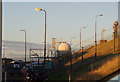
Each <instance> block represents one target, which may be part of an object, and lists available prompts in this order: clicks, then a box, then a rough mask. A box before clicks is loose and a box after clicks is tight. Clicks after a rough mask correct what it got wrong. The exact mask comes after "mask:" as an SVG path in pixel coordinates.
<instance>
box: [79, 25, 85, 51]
mask: <svg viewBox="0 0 120 82" xmlns="http://www.w3.org/2000/svg"><path fill="white" fill-rule="evenodd" d="M82 28H84V29H85V28H86V27H81V28H80V50H81V48H82V42H81V41H82V40H81V36H82V34H81V32H82Z"/></svg>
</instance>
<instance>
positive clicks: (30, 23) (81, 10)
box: [3, 2, 118, 43]
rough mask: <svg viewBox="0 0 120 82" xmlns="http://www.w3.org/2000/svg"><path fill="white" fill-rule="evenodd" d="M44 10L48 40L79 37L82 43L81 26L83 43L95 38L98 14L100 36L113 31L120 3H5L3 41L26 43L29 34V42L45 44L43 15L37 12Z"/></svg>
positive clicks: (77, 39) (77, 38) (66, 39)
mask: <svg viewBox="0 0 120 82" xmlns="http://www.w3.org/2000/svg"><path fill="white" fill-rule="evenodd" d="M34 8H42V9H45V10H46V11H47V41H48V42H51V38H58V39H63V40H64V41H70V38H71V37H73V36H74V37H76V38H75V40H76V41H79V33H80V27H86V29H83V30H82V34H83V36H82V37H84V38H83V40H87V39H88V38H91V37H94V26H95V25H94V23H95V16H96V15H97V14H103V17H98V19H97V34H100V32H101V29H102V28H104V29H112V27H113V23H114V21H116V20H118V3H116V2H72V3H71V2H45V3H44V2H18V3H17V2H10V3H9V2H5V3H3V27H4V28H3V40H10V41H23V40H24V33H23V32H20V31H19V30H20V29H25V30H26V31H27V41H28V42H33V43H42V42H43V27H44V12H39V11H35V10H34Z"/></svg>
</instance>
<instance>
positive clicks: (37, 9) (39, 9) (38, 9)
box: [35, 8, 46, 67]
mask: <svg viewBox="0 0 120 82" xmlns="http://www.w3.org/2000/svg"><path fill="white" fill-rule="evenodd" d="M35 10H36V11H44V13H45V24H44V67H45V61H46V58H45V57H46V11H45V10H43V9H41V8H35Z"/></svg>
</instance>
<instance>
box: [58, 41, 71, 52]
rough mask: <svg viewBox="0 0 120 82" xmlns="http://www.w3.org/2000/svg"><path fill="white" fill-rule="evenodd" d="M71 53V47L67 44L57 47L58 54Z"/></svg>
mask: <svg viewBox="0 0 120 82" xmlns="http://www.w3.org/2000/svg"><path fill="white" fill-rule="evenodd" d="M70 51H71V46H70V45H69V44H68V43H61V44H60V45H59V46H58V53H59V54H67V53H69V52H70Z"/></svg>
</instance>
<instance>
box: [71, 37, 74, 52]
mask: <svg viewBox="0 0 120 82" xmlns="http://www.w3.org/2000/svg"><path fill="white" fill-rule="evenodd" d="M73 38H75V37H71V50H72V39H73Z"/></svg>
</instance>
